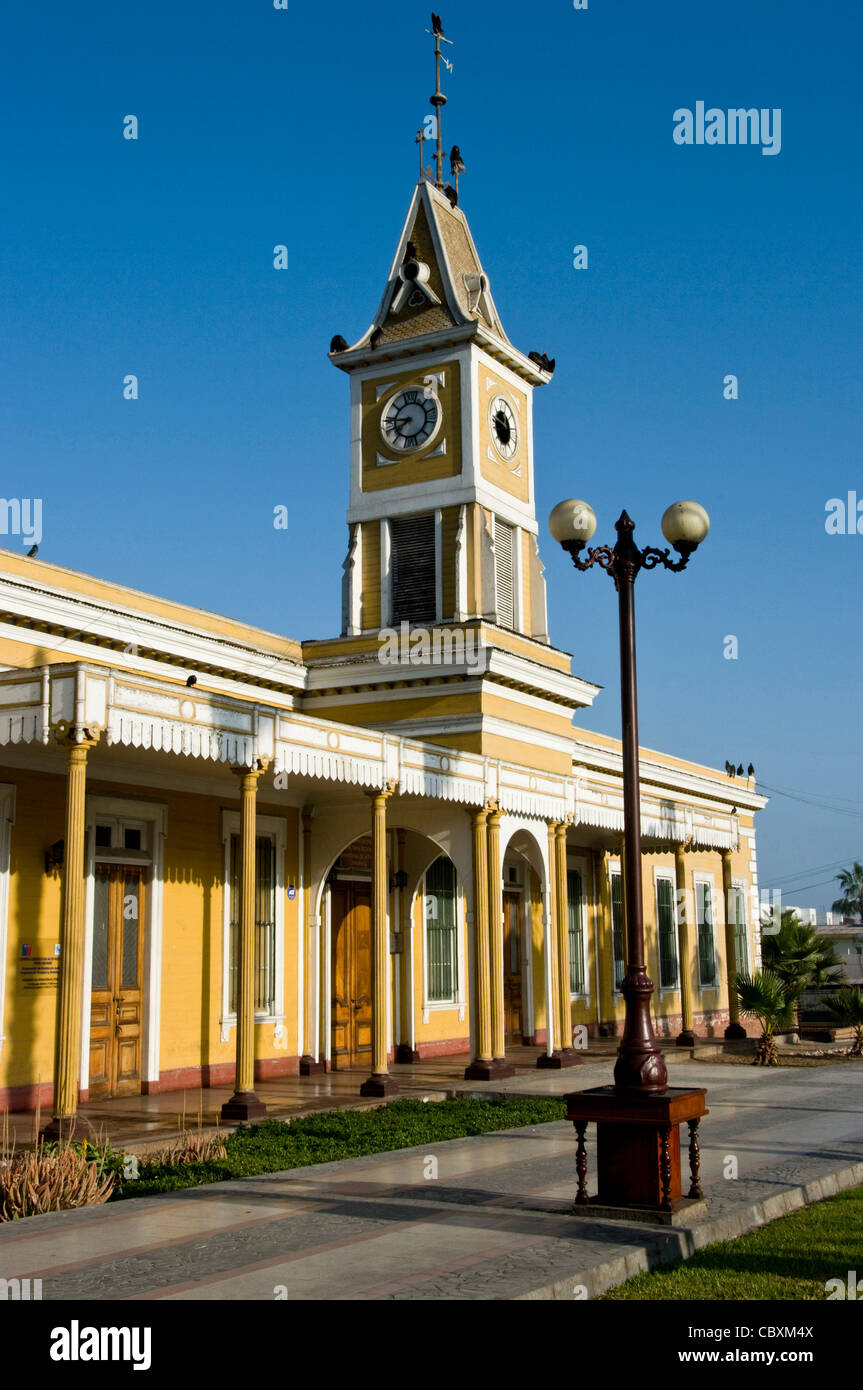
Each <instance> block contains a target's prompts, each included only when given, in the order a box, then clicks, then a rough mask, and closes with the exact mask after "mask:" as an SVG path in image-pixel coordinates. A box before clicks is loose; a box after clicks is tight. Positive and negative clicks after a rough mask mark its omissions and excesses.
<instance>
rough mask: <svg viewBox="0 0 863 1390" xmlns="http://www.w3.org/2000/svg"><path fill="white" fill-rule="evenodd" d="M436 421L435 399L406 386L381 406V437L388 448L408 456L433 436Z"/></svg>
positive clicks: (438, 410) (418, 388)
mask: <svg viewBox="0 0 863 1390" xmlns="http://www.w3.org/2000/svg"><path fill="white" fill-rule="evenodd" d="M440 422H441V408H440V402H439V400H438V398H437V396H435V395H434V393H433V392H431V391H429V390H428V389H427V388H426V387H424V386H410V387H408V388H407V389H406V390H404V391H400V392H399V393H398V395H397V396H393V398H392V400H391V401H389V402H388V403H387V405H386V406H385V407H384V413H383V417H382V419H381V434H382V435H383V437H384V439H385V440H386V442H387V444H388V445H389V446H390V448H391V449H393V450H395V451H396V452H398V453H400V454H408V453H411V452H412V451H413V450H416V449H422V448H424V447H425V445H426V444H428V443H429V442H430V441H431V440H432V439H433V438H434V436H435V435H436V434H437V432H438V429H439V428H440Z"/></svg>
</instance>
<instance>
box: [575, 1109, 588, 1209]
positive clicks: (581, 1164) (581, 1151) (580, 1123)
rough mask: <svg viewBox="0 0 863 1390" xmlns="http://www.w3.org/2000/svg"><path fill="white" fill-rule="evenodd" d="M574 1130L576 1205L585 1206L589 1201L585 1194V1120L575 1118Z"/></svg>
mask: <svg viewBox="0 0 863 1390" xmlns="http://www.w3.org/2000/svg"><path fill="white" fill-rule="evenodd" d="M575 1132H576V1134H577V1135H578V1143H577V1145H576V1148H575V1171H576V1172H577V1173H578V1193H577V1195H576V1198H575V1205H576V1206H577V1207H586V1206H587V1205H588V1203H589V1202H590V1198H589V1197H588V1195H587V1148H586V1146H585V1143H584V1136H585V1134H586V1133H587V1121H586V1120H576V1121H575Z"/></svg>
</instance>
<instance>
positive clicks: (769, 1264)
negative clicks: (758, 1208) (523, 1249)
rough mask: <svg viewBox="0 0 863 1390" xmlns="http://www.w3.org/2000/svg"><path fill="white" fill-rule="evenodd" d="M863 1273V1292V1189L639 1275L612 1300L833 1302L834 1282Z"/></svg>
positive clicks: (612, 1293)
mask: <svg viewBox="0 0 863 1390" xmlns="http://www.w3.org/2000/svg"><path fill="white" fill-rule="evenodd" d="M849 1270H856V1271H857V1274H858V1276H859V1281H860V1289H861V1292H863V1187H856V1188H852V1189H851V1190H850V1191H848V1192H843V1193H841V1194H840V1195H839V1196H838V1197H830V1198H828V1200H827V1201H826V1202H816V1203H815V1205H814V1206H811V1207H805V1208H804V1209H803V1210H802V1211H796V1212H793V1213H792V1214H791V1215H790V1216H783V1217H780V1218H779V1220H778V1221H772V1222H771V1223H770V1225H769V1226H763V1227H762V1228H761V1230H759V1231H753V1232H752V1234H751V1235H748V1236H741V1237H740V1238H739V1239H738V1240H723V1241H719V1242H717V1244H716V1245H708V1246H706V1247H705V1249H704V1250H701V1251H700V1252H699V1253H698V1254H697V1255H693V1257H692V1258H691V1259H689V1260H686V1261H684V1262H682V1263H680V1264H676V1265H672V1266H669V1268H668V1269H663V1270H658V1271H657V1272H656V1273H654V1274H638V1275H636V1276H635V1278H634V1279H629V1280H627V1282H626V1283H625V1284H621V1285H620V1286H619V1287H618V1288H616V1289H611V1290H610V1291H609V1292H608V1293H607V1294H605V1295H604V1296H603V1301H605V1300H612V1299H655V1298H658V1299H697V1300H707V1299H735V1298H741V1299H767V1298H770V1299H809V1300H812V1299H826V1298H827V1291H826V1289H825V1284H826V1282H827V1280H828V1279H841V1280H842V1282H843V1284H844V1283H845V1281H846V1279H847V1275H848V1272H849Z"/></svg>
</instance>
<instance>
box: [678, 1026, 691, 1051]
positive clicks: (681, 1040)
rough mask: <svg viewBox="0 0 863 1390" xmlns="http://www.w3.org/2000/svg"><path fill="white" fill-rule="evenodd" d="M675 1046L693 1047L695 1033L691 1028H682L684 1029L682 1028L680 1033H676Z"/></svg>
mask: <svg viewBox="0 0 863 1390" xmlns="http://www.w3.org/2000/svg"><path fill="white" fill-rule="evenodd" d="M677 1046H678V1047H694V1046H695V1034H694V1033H693V1031H692V1029H691V1028H684V1030H683V1032H682V1033H678V1035H677Z"/></svg>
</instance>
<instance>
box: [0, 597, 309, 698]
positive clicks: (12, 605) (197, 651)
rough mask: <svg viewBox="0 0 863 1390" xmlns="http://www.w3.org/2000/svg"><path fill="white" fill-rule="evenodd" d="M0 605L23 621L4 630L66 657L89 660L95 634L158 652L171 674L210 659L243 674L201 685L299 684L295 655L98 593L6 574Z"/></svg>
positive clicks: (160, 669)
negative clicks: (173, 668) (60, 631)
mask: <svg viewBox="0 0 863 1390" xmlns="http://www.w3.org/2000/svg"><path fill="white" fill-rule="evenodd" d="M0 609H5V610H6V611H8V612H10V613H14V614H15V615H16V616H17V615H20V616H21V617H22V618H23V619H24V620H25V624H26V625H24V624H22V625H20V626H19V625H17V624H14V623H7V624H2V625H0V631H2V633H3V635H4V636H5V637H7V638H9V639H10V640H12V641H18V642H20V641H21V640H22V634H26V638H25V640H29V642H30V643H31V644H32V645H34V646H40V645H41V646H44V647H46V648H48V649H50V650H56V649H58V648H62V650H63V651H64V652H67V653H68V655H69V658H70V660H73V661H74V660H76V659H83V660H85V661H86V660H87V659H92V657H93V647H94V646H98V647H99V648H100V650H101V651H103V652H107V649H106V648H105V647H104V646H102V645H101V643H100V642H99V641H98V639H99V638H101V639H103V640H105V641H107V642H111V643H115V642H122V643H123V645H124V646H129V647H136V646H141V647H149V648H152V649H155V650H157V651H164V653H165V656H166V658H168V657H170V658H173V659H174V661H176V663H177V667H178V669H177V675H179V674H180V669H179V668H181V667H182V668H188V669H190V670H194V669H195V668H196V667H200V666H204V667H206V666H214V667H217V668H219V669H222V670H224V669H225V668H227V669H229V670H233V671H236V674H237V676H238V677H245V678H246V679H245V680H241V681H231V680H230V679H229V678H224V677H217V676H212V677H211V676H208V677H207V681H208V684H210V685H213V686H219V687H220V688H223V689H224V690H225V691H226V692H228V691H233V692H234V693H238V694H239V693H241V692H243V693H246V694H251V693H254V691H253V690H251V691H250V689H249V685H250V684H251V685H252V686H253V687H254V685H255V683H256V682H257V681H267V682H269V681H271V682H272V683H273V684H274V685H282V686H285V687H286V688H287V689H289V690H295V691H300V690H302V689H303V686H304V683H305V676H304V668H303V666H302V664H301V663H300V662H297V661H294V660H292V659H291V658H289V657H283V656H278V655H276V654H271V653H269V652H267V651H266V649H265V648H263V647H254V646H252V645H251V644H250V643H244V642H242V641H240V640H238V639H236V638H231V637H221V636H217V635H215V634H213V633H209V632H206V631H205V630H204V629H201V628H194V627H191V626H188V627H187V626H184V625H181V624H179V623H174V622H171V620H170V619H166V618H161V617H159V618H157V617H150V616H148V615H146V614H143V613H141V612H139V611H138V610H137V609H133V608H128V607H125V606H123V605H121V604H116V603H115V604H109V603H107V602H105V601H104V600H102V599H98V598H93V597H90V596H87V597H84V596H79V595H77V594H72V593H70V592H69V591H68V590H61V589H57V588H53V587H49V586H47V585H41V586H38V587H37V586H34V585H30V584H26V583H22V582H19V581H14V580H12V579H11V578H10V577H9V576H8V575H0ZM39 624H46V625H50V626H56V627H60V628H67V629H69V630H70V631H71V632H72V633H80V634H82V635H83V634H87V635H89V636H90V637H91V638H93V639H94V640H93V641H91V642H89V643H88V642H87V641H86V640H79V639H78V638H75V637H68V638H64V637H56V636H54V635H53V634H52V633H51V632H50V631H45V630H42V629H40V627H39ZM261 636H262V637H263V636H274V637H275V634H264V633H262V634H261ZM276 640H279V639H276ZM282 640H283V639H282ZM111 656H112V657H113V659H114V662H115V663H116V664H117V665H122V666H123V667H125V668H126V669H128V670H130V671H135V672H138V673H140V674H147V675H153V676H162V677H165V676H166V674H167V673H166V671H165V665H166V664H167V663H162V662H159V661H155V660H152V659H149V658H142V657H139V656H137V655H135V654H134V653H133V652H129V653H125V652H116V651H111Z"/></svg>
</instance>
